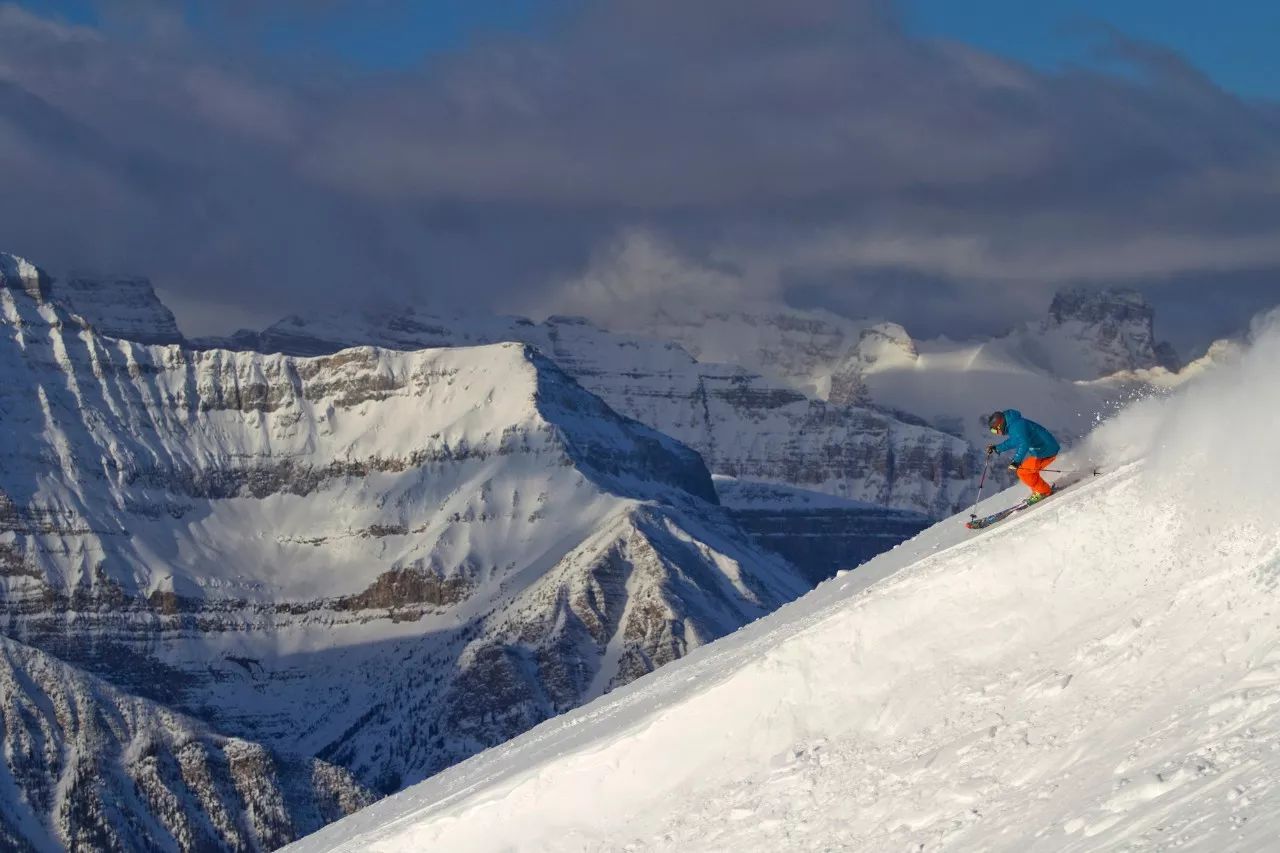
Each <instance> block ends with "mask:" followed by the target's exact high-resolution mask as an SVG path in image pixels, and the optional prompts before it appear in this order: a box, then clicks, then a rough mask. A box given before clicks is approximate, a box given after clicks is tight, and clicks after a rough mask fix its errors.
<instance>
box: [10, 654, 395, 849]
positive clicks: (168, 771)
mask: <svg viewBox="0 0 1280 853" xmlns="http://www.w3.org/2000/svg"><path fill="white" fill-rule="evenodd" d="M0 732H3V737H4V750H3V757H2V758H0V847H3V848H4V849H5V850H13V851H44V850H57V849H65V850H73V851H86V853H87V851H121V853H124V851H133V850H163V849H169V850H173V849H179V850H233V851H258V850H274V849H275V848H277V847H279V846H281V845H283V844H287V843H288V842H290V841H293V840H295V839H297V838H300V837H301V836H303V835H306V834H308V833H310V832H314V831H315V830H317V829H319V828H320V827H322V826H324V825H325V824H327V823H329V822H331V821H334V820H337V819H338V818H340V817H344V816H345V815H348V814H351V813H352V812H354V811H357V810H359V809H361V808H363V807H364V806H366V805H368V804H369V803H371V802H372V801H373V798H372V796H371V795H370V794H369V793H368V792H367V791H365V790H364V789H363V788H362V787H361V786H360V785H358V784H357V783H356V782H355V781H354V779H352V778H351V775H350V774H349V773H347V772H346V771H344V770H342V769H340V768H338V767H335V766H333V765H331V764H328V763H325V762H322V761H316V760H314V759H299V758H286V757H284V756H281V755H279V754H276V753H273V752H272V751H271V750H269V749H266V748H264V747H263V746H261V745H260V744H256V743H251V742H249V741H245V740H240V739H237V738H227V737H221V736H219V735H216V734H214V733H212V732H210V731H209V729H208V727H207V726H204V725H202V724H200V723H198V722H196V721H195V720H193V719H191V718H189V717H186V716H184V715H182V714H177V713H174V712H172V711H170V710H167V709H165V708H163V707H161V706H159V705H156V704H155V703H152V702H148V701H146V700H143V699H139V698H137V697H135V696H130V695H128V694H126V693H124V692H122V691H120V690H117V689H116V688H114V687H112V686H110V685H109V684H107V683H105V682H103V681H101V680H100V679H97V678H94V677H92V676H89V675H86V674H84V673H83V672H79V671H77V670H76V669H75V668H73V667H70V666H68V665H66V664H64V663H62V662H60V661H58V660H56V659H55V658H53V657H51V656H49V655H47V654H44V653H43V652H40V651H38V650H37V649H33V648H30V647H28V646H23V645H21V644H19V643H15V642H13V641H11V640H7V639H4V638H0Z"/></svg>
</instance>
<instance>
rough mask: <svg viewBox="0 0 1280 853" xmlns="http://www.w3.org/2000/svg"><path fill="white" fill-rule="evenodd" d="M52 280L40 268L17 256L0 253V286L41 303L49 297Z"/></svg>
mask: <svg viewBox="0 0 1280 853" xmlns="http://www.w3.org/2000/svg"><path fill="white" fill-rule="evenodd" d="M52 283H53V279H52V278H50V277H49V274H48V273H47V272H45V271H44V270H42V269H40V267H38V266H36V265H35V264H33V263H31V262H30V261H28V260H26V259H25V258H20V257H18V256H17V255H11V254H9V253H7V252H0V285H3V286H5V287H8V288H10V289H13V290H21V291H22V292H24V293H26V294H27V295H28V296H30V297H31V298H32V299H35V300H36V301H38V302H43V301H44V300H45V299H47V298H48V297H49V286H50V285H51V284H52Z"/></svg>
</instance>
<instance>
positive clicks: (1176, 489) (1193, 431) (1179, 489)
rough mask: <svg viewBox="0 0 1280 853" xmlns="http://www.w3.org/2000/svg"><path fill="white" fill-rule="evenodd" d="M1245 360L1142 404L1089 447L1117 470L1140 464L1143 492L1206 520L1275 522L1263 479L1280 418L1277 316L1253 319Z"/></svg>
mask: <svg viewBox="0 0 1280 853" xmlns="http://www.w3.org/2000/svg"><path fill="white" fill-rule="evenodd" d="M1250 339H1251V344H1250V346H1249V347H1248V348H1247V349H1246V350H1245V351H1244V353H1243V355H1242V356H1241V357H1240V358H1239V359H1237V360H1233V361H1230V362H1228V363H1227V364H1224V365H1222V366H1220V367H1218V368H1216V369H1213V370H1210V371H1209V372H1207V373H1206V374H1205V375H1204V376H1203V377H1201V378H1199V379H1198V380H1196V381H1193V382H1191V383H1189V384H1188V385H1187V386H1186V387H1185V388H1183V389H1182V390H1181V391H1180V392H1178V393H1176V394H1173V395H1172V396H1169V397H1156V398H1149V399H1146V400H1142V401H1139V402H1137V403H1135V404H1133V405H1132V406H1130V407H1129V408H1127V409H1125V410H1124V411H1123V412H1121V413H1120V414H1119V415H1118V416H1117V417H1116V418H1114V419H1113V420H1111V421H1108V422H1107V423H1105V424H1103V426H1101V427H1100V428H1099V429H1098V430H1097V431H1095V433H1094V434H1093V435H1092V436H1091V437H1090V440H1089V442H1088V443H1087V445H1086V451H1087V454H1088V455H1089V456H1091V457H1092V458H1094V459H1097V460H1100V461H1101V463H1102V464H1103V465H1104V467H1109V468H1114V467H1119V466H1121V465H1124V464H1127V463H1130V462H1132V461H1134V460H1136V459H1140V458H1141V459H1145V460H1146V461H1145V466H1144V471H1143V475H1142V476H1143V477H1144V478H1145V479H1146V480H1147V481H1148V485H1147V488H1148V491H1149V492H1150V493H1151V494H1159V495H1162V496H1164V499H1166V500H1169V501H1172V502H1176V503H1177V504H1178V506H1179V507H1181V508H1183V510H1184V511H1185V512H1187V514H1188V515H1190V516H1193V517H1198V518H1201V519H1203V520H1205V521H1206V522H1209V521H1212V520H1223V519H1228V518H1230V519H1236V520H1242V519H1243V520H1250V521H1253V522H1256V523H1263V522H1264V519H1262V518H1261V517H1259V513H1262V512H1265V513H1267V514H1268V517H1269V518H1272V517H1274V516H1275V513H1274V512H1272V511H1270V509H1269V507H1272V506H1274V505H1275V502H1274V491H1275V488H1274V484H1273V483H1272V482H1270V478H1269V477H1267V476H1265V472H1266V471H1267V469H1268V468H1270V467H1274V466H1272V465H1271V463H1270V461H1269V459H1268V452H1269V450H1268V449H1269V448H1274V447H1275V442H1276V433H1275V425H1276V423H1277V420H1278V419H1280V384H1278V383H1277V382H1276V381H1275V370H1276V367H1275V366H1276V364H1280V310H1277V311H1272V312H1269V313H1267V314H1264V315H1260V316H1259V317H1258V318H1256V319H1255V320H1254V323H1253V328H1252V332H1251V335H1250Z"/></svg>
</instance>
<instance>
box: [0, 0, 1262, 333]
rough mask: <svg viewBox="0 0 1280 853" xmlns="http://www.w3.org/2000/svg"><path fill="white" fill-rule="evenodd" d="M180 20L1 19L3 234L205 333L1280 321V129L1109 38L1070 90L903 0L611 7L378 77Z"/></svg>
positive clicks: (620, 0)
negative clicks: (805, 310)
mask: <svg viewBox="0 0 1280 853" xmlns="http://www.w3.org/2000/svg"><path fill="white" fill-rule="evenodd" d="M158 8H159V7H156V6H150V5H147V4H142V5H140V6H138V7H136V8H135V9H134V11H133V12H132V15H133V17H130V14H131V13H130V12H128V11H126V12H119V11H117V15H120V16H122V19H123V20H125V21H127V22H133V23H134V25H133V26H119V25H113V26H104V27H103V28H100V29H95V28H87V27H76V26H71V25H68V24H65V23H60V22H58V21H54V20H51V19H47V18H44V17H41V16H39V15H36V14H34V13H32V12H29V11H25V10H23V9H22V8H20V7H17V6H4V7H0V181H2V182H3V185H4V187H5V188H6V190H7V195H8V199H9V203H8V204H6V205H4V206H3V208H0V232H3V233H4V234H5V235H6V237H5V240H4V245H5V248H7V249H10V250H12V251H17V252H19V253H25V254H27V255H29V256H31V257H33V258H35V259H38V260H41V261H44V262H45V263H47V264H49V265H51V266H54V267H55V272H56V271H57V269H59V268H71V267H91V268H106V269H112V270H127V271H137V272H142V273H146V274H150V275H151V276H153V278H155V279H156V281H157V283H158V284H159V285H160V286H161V287H162V288H164V289H165V290H167V291H169V293H171V294H172V295H174V296H176V297H177V301H178V302H179V305H180V306H181V304H182V303H183V302H184V301H185V302H186V303H187V304H190V305H199V306H202V307H201V308H200V309H199V310H198V311H195V310H193V311H192V312H190V314H189V315H187V316H183V317H182V319H183V320H184V322H186V324H187V325H188V327H192V326H196V327H200V326H201V325H205V326H210V325H216V323H217V322H219V321H220V320H221V319H222V318H223V316H224V314H229V313H231V312H241V313H243V312H245V311H252V312H258V313H261V314H262V315H263V316H264V317H270V316H273V315H274V314H278V313H281V312H282V311H287V310H298V309H300V308H302V307H305V306H314V305H330V306H337V305H352V304H358V303H360V302H362V301H367V300H387V301H400V300H405V299H411V300H413V301H415V302H416V303H418V304H419V305H423V306H426V307H431V306H439V307H449V308H458V307H475V308H497V309H498V310H503V311H516V310H523V311H530V312H534V313H538V312H549V311H575V310H576V311H586V312H589V313H591V314H592V315H594V316H596V317H598V318H600V319H602V320H606V321H608V320H609V318H610V317H618V316H634V314H635V312H637V311H645V310H651V309H652V308H653V307H655V306H658V307H661V306H663V305H667V306H670V305H673V304H674V305H676V306H680V305H685V304H689V303H690V302H693V303H694V304H697V305H699V306H706V307H717V306H730V305H735V304H741V302H742V301H743V300H747V299H750V300H756V299H787V300H789V301H791V302H793V303H796V304H811V305H824V306H827V307H831V308H833V309H835V310H839V311H844V312H846V313H878V314H888V315H892V316H894V317H895V318H897V319H900V320H902V321H903V322H905V323H906V324H907V325H908V327H909V328H913V331H914V330H917V329H918V330H919V331H921V332H924V333H928V332H933V331H939V330H942V329H946V330H948V331H950V332H951V333H952V334H965V333H967V332H976V331H990V330H992V329H995V328H998V327H1000V326H1003V325H1005V324H1008V323H1011V322H1014V321H1015V320H1017V319H1020V318H1022V317H1024V316H1028V315H1031V314H1038V313H1039V312H1040V311H1042V309H1043V307H1044V306H1045V305H1046V304H1047V302H1048V299H1049V294H1050V292H1051V291H1052V289H1053V288H1055V287H1057V286H1060V285H1063V284H1080V283H1085V284H1088V283H1096V284H1127V285H1137V286H1141V287H1144V288H1145V289H1146V290H1147V291H1148V292H1149V293H1150V294H1151V295H1152V296H1153V297H1154V298H1156V300H1157V302H1159V300H1160V299H1161V298H1162V295H1163V297H1164V298H1167V299H1169V300H1171V301H1172V302H1177V303H1178V304H1182V305H1184V309H1185V310H1183V311H1182V313H1181V314H1178V312H1177V311H1174V312H1173V314H1174V315H1175V316H1183V317H1185V318H1186V323H1187V326H1188V328H1187V330H1186V336H1187V337H1188V338H1189V337H1190V336H1191V335H1192V334H1193V332H1194V329H1192V327H1193V326H1195V325H1196V323H1197V320H1196V318H1197V316H1199V317H1203V316H1204V314H1203V312H1200V313H1199V314H1198V312H1197V311H1196V310H1190V309H1186V308H1185V306H1194V305H1201V304H1203V306H1205V310H1210V309H1213V308H1215V306H1216V307H1217V313H1216V314H1215V315H1214V320H1215V322H1217V324H1218V325H1219V326H1221V325H1223V324H1224V323H1226V322H1227V321H1228V319H1229V318H1228V317H1227V316H1226V314H1228V313H1231V312H1236V313H1240V312H1243V311H1244V310H1246V309H1245V308H1243V307H1241V306H1248V310H1254V309H1255V308H1258V307H1262V306H1263V305H1265V304H1267V303H1268V302H1270V303H1274V302H1277V301H1280V275H1277V274H1276V273H1277V271H1280V239H1277V238H1280V106H1277V105H1276V104H1272V103H1258V102H1250V101H1245V100H1242V99H1240V98H1238V97H1236V96H1234V95H1233V94H1231V93H1230V92H1226V91H1223V90H1221V89H1220V88H1218V87H1217V86H1215V85H1214V83H1213V82H1212V81H1211V80H1210V79H1208V78H1207V77H1205V76H1204V75H1203V74H1201V73H1200V72H1198V71H1197V70H1196V69H1194V68H1192V67H1190V66H1189V65H1188V64H1187V63H1185V62H1184V61H1183V60H1182V59H1181V58H1180V57H1178V56H1177V55H1176V54H1174V53H1172V52H1170V51H1168V50H1165V49H1163V48H1160V47H1158V46H1153V45H1146V44H1140V43H1135V42H1133V41H1131V40H1128V39H1126V38H1125V37H1124V36H1123V35H1122V34H1119V33H1114V32H1103V33H1101V34H1100V39H1101V46H1102V48H1103V49H1104V50H1105V51H1106V53H1107V58H1108V61H1109V62H1115V61H1117V60H1118V61H1121V62H1123V63H1125V64H1126V68H1127V71H1126V72H1125V73H1120V74H1116V73H1112V74H1104V73H1101V72H1098V71H1094V70H1089V69H1087V68H1081V69H1075V70H1071V71H1069V72H1066V73H1061V74H1052V75H1051V74H1045V73H1041V72H1037V71H1034V70H1031V69H1029V68H1027V67H1025V66H1022V65H1019V64H1016V63H1013V62H1009V61H1005V60H1003V59H1000V58H998V57H995V56H992V55H989V54H986V53H983V52H981V51H978V50H975V49H972V48H969V47H967V46H965V45H962V44H958V43H953V42H946V41H939V40H926V39H922V38H919V37H916V36H913V35H912V34H910V33H909V32H907V31H905V30H904V28H903V27H902V25H901V24H900V22H899V20H898V18H897V16H896V14H895V10H894V7H893V5H892V4H891V3H888V2H876V1H875V0H862V2H847V0H846V2H838V0H787V2H783V0H704V2H699V3H696V4H689V3H682V2H675V0H613V1H612V2H610V3H607V4H584V5H583V6H581V7H580V8H578V9H577V10H576V11H574V12H573V13H572V14H568V13H566V15H565V17H564V20H563V21H562V23H561V25H560V26H559V27H557V28H555V29H554V31H552V32H550V33H545V32H544V33H541V34H539V35H538V36H536V37H533V36H530V37H526V38H518V37H513V36H507V37H504V38H501V39H498V38H491V39H488V40H481V41H478V42H475V43H473V44H471V45H470V46H468V47H467V48H466V49H465V50H463V49H460V50H458V51H455V52H453V53H450V54H447V55H438V56H434V57H432V58H430V59H429V60H424V62H423V63H422V64H421V65H420V66H418V67H414V68H410V69H398V70H392V71H370V70H367V69H366V70H362V69H356V68H351V67H345V66H343V65H342V64H341V63H340V62H339V61H338V60H336V59H333V58H331V57H324V56H317V57H315V58H314V59H315V61H314V62H299V61H296V60H293V61H288V62H285V61H281V60H280V59H279V58H273V57H272V56H270V55H269V54H268V53H266V52H264V51H262V50H259V49H256V48H254V47H252V45H253V44H255V42H253V41H252V40H249V39H246V40H227V39H225V38H223V39H217V40H214V39H211V38H210V37H209V36H208V34H207V33H204V32H202V31H201V30H199V29H198V28H195V27H193V26H191V25H190V24H189V23H188V22H186V21H184V20H182V19H181V18H177V17H175V16H174V15H172V14H171V13H163V12H157V11H156V10H157V9H158ZM118 9H119V7H117V10H118ZM290 9H291V10H294V11H292V12H291V14H295V15H306V14H309V13H308V11H307V7H306V4H297V5H296V6H295V7H290ZM352 13H353V14H355V13H356V12H354V11H353V12H352ZM228 14H230V15H232V16H234V15H235V14H236V13H235V12H229V13H228ZM244 14H246V15H247V14H251V13H248V12H246V13H244ZM326 14H333V10H332V9H329V8H327V7H326ZM115 23H117V24H118V23H119V19H115ZM1211 291H1213V292H1221V293H1223V294H1225V293H1230V297H1229V298H1215V297H1213V296H1212V295H1211ZM1179 300H1180V301H1179ZM1210 313H1212V311H1211V310H1210ZM1242 319H1243V317H1241V318H1239V320H1242ZM196 330H197V331H204V330H206V329H204V328H196Z"/></svg>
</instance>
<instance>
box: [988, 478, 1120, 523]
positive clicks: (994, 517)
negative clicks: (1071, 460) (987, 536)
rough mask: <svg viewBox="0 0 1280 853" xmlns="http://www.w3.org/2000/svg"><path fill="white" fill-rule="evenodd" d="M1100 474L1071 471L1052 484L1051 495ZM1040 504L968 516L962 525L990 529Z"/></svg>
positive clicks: (1015, 506)
mask: <svg viewBox="0 0 1280 853" xmlns="http://www.w3.org/2000/svg"><path fill="white" fill-rule="evenodd" d="M1101 473H1102V471H1101V470H1099V469H1097V468H1094V469H1093V471H1092V472H1090V473H1089V474H1086V473H1084V472H1083V471H1072V472H1070V473H1068V474H1067V476H1065V477H1063V478H1062V479H1061V480H1059V481H1058V482H1056V483H1054V484H1053V494H1054V495H1056V494H1058V493H1059V492H1061V491H1062V490H1063V489H1067V488H1070V487H1071V486H1074V485H1075V484H1076V483H1079V482H1081V481H1082V480H1084V479H1086V478H1087V477H1089V476H1093V477H1096V476H1098V475H1099V474H1101ZM1052 496H1053V495H1049V496H1047V497H1046V500H1047V499H1048V497H1052ZM1042 503H1044V501H1043V500H1040V501H1036V502H1035V503H1033V504H1029V503H1027V502H1026V501H1025V500H1024V501H1020V502H1019V503H1017V504H1015V505H1014V506H1011V507H1009V508H1008V509H1002V510H1000V511H999V512H995V513H992V514H991V515H988V516H987V517H986V518H977V517H974V516H970V518H969V520H968V521H966V522H965V523H964V526H965V527H967V528H969V529H970V530H982V529H983V528H984V527H990V526H991V525H993V524H995V523H996V522H998V521H1004V520H1005V519H1006V518H1008V517H1009V516H1011V515H1013V514H1014V513H1015V512H1021V511H1022V510H1024V509H1028V508H1029V507H1033V506H1039V505H1040V504H1042Z"/></svg>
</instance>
